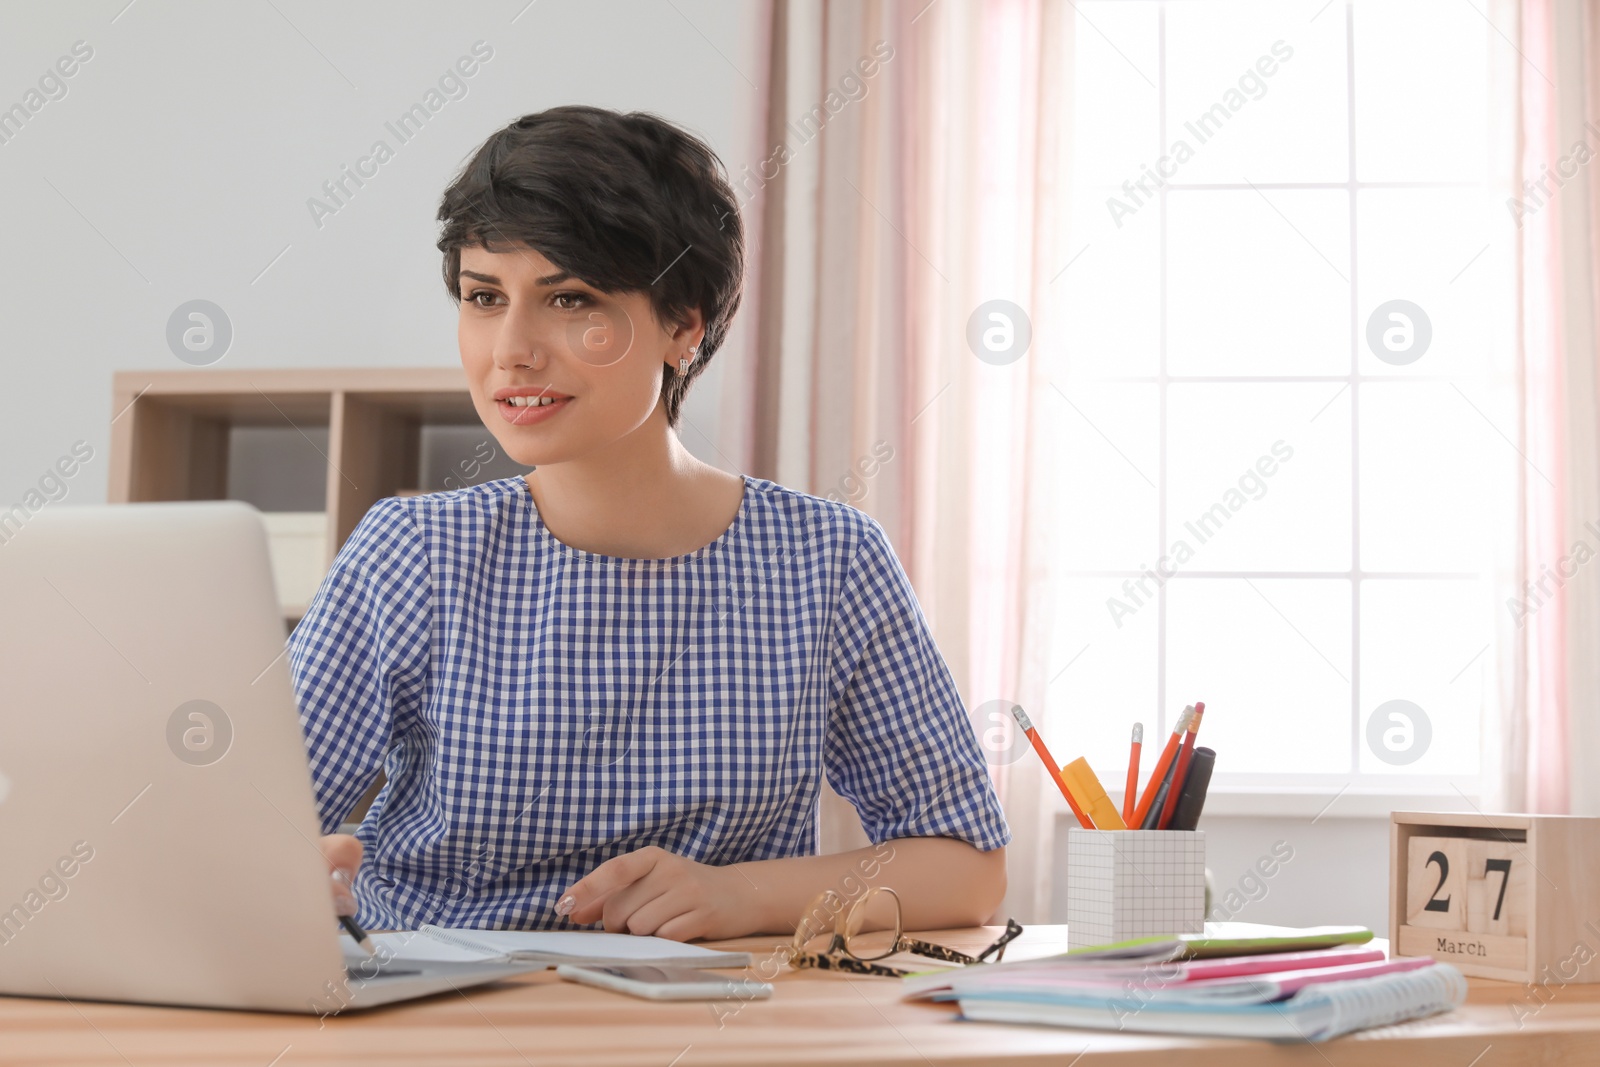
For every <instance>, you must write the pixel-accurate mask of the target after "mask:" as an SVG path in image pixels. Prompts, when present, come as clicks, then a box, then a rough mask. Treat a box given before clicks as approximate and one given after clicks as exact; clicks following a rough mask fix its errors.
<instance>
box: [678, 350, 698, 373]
mask: <svg viewBox="0 0 1600 1067" xmlns="http://www.w3.org/2000/svg"><path fill="white" fill-rule="evenodd" d="M699 351H700V346H699V345H691V346H690V347H689V354H688V355H687V356H684V357H683V358H681V359H679V360H678V377H680V378H682V377H684V376H685V375H686V374H688V373H689V363H690V361H691V360H693V359H694V356H695V353H697V352H699Z"/></svg>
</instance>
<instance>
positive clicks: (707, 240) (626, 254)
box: [439, 105, 744, 426]
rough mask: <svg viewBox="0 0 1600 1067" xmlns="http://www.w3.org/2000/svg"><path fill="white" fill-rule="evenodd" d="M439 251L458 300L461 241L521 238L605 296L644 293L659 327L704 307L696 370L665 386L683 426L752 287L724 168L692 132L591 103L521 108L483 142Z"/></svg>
mask: <svg viewBox="0 0 1600 1067" xmlns="http://www.w3.org/2000/svg"><path fill="white" fill-rule="evenodd" d="M439 221H440V222H442V223H443V224H444V226H443V229H442V231H441V233H440V235H439V250H440V251H441V252H443V253H444V281H445V285H446V286H447V287H448V288H449V290H450V296H451V299H453V300H456V301H458V302H459V301H460V299H461V291H460V288H459V286H460V281H461V249H462V248H463V247H467V246H479V247H483V248H486V249H489V250H491V251H494V250H495V246H496V245H499V246H515V245H519V244H525V245H527V246H529V247H530V248H534V249H536V250H537V251H538V252H539V253H540V254H541V255H543V256H544V257H545V258H546V259H548V260H549V261H550V262H551V263H554V264H555V265H556V266H558V267H560V268H561V269H562V270H564V271H567V272H568V273H570V274H572V275H573V276H574V277H577V278H579V279H581V280H582V281H584V282H585V283H586V284H588V285H592V286H594V287H595V288H596V289H599V290H600V291H601V292H604V293H616V292H644V293H647V294H648V295H649V297H650V305H651V307H652V309H653V310H654V312H655V315H656V318H657V319H658V320H659V321H660V322H661V323H662V324H664V325H666V324H676V323H680V322H682V318H683V315H684V313H685V312H687V311H689V310H690V309H692V308H698V309H700V313H701V314H702V315H703V316H704V318H705V329H706V332H705V339H704V340H703V341H702V342H701V344H700V350H699V352H698V353H697V355H696V356H695V359H694V362H693V363H692V364H691V365H690V367H689V372H688V373H687V374H686V375H684V376H683V377H679V376H678V375H677V374H676V373H675V372H672V371H669V372H668V373H666V374H665V375H664V377H663V381H662V383H661V402H662V404H664V405H665V406H666V410H667V421H668V423H669V424H671V425H674V426H675V425H677V422H678V412H679V409H680V408H681V406H682V404H683V398H684V395H685V394H686V393H687V392H688V389H689V386H690V384H691V383H692V382H693V381H694V380H695V378H696V377H698V376H699V374H700V372H701V371H702V370H704V369H705V365H706V363H707V362H709V361H710V359H711V356H712V355H713V354H714V353H715V352H716V351H717V349H718V348H720V347H721V346H722V341H723V338H724V337H726V335H727V332H728V325H729V323H730V322H731V321H732V319H733V315H734V312H736V311H737V310H738V309H739V298H740V295H741V292H742V290H743V287H744V225H743V222H742V221H741V220H740V217H739V204H738V201H737V200H736V199H735V197H734V193H733V189H732V187H731V186H730V185H729V184H728V178H727V172H726V170H725V169H724V167H723V165H722V161H721V160H720V159H718V158H717V155H716V153H714V152H713V151H712V150H711V149H710V148H709V147H707V145H706V143H705V142H704V141H702V140H701V139H700V138H698V137H696V136H695V135H694V134H692V133H690V132H688V131H687V130H685V129H683V128H682V127H681V126H677V125H675V124H674V123H671V122H668V121H667V120H666V119H663V118H660V117H658V116H656V115H652V114H649V113H648V112H643V111H634V112H630V113H628V114H622V113H621V112H618V111H610V110H607V109H605V108H599V107H589V106H585V105H567V106H563V107H553V108H550V109H548V110H545V111H540V112H538V113H536V114H532V115H524V116H523V117H522V118H520V119H518V120H517V121H515V122H513V123H511V125H509V126H507V127H505V128H504V129H502V130H498V131H496V132H495V133H494V134H492V135H491V136H490V137H489V139H488V140H487V141H485V142H484V143H483V144H482V146H480V147H479V148H478V150H477V152H476V153H474V154H473V156H472V158H471V159H470V160H469V161H468V162H467V164H466V166H464V167H463V168H462V169H461V173H460V174H458V175H457V176H456V179H455V181H453V182H452V183H451V184H450V187H449V188H448V189H446V190H445V191H444V197H443V198H442V200H441V201H440V203H439Z"/></svg>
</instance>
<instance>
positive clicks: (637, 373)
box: [458, 247, 702, 466]
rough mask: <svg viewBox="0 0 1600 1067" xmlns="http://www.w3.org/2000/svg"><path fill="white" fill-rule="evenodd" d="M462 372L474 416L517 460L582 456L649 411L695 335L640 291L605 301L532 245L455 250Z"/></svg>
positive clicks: (695, 326) (694, 324)
mask: <svg viewBox="0 0 1600 1067" xmlns="http://www.w3.org/2000/svg"><path fill="white" fill-rule="evenodd" d="M460 285H461V294H460V295H461V321H460V325H459V328H458V336H459V339H460V344H461V365H462V366H463V367H464V368H466V372H467V382H468V384H469V385H470V387H471V389H472V402H473V405H474V406H475V407H476V408H477V410H478V417H479V418H481V419H482V420H483V423H484V425H485V426H487V427H489V431H490V432H491V433H493V434H494V436H495V439H496V440H498V441H499V442H500V446H501V448H502V449H503V450H504V451H505V453H506V454H507V455H509V456H510V457H511V458H512V459H514V460H515V461H516V462H518V463H521V464H524V465H526V466H539V465H542V464H550V463H562V462H566V461H568V460H573V459H581V458H583V457H585V456H589V455H593V454H596V453H598V452H600V451H601V450H603V449H605V448H607V447H608V446H610V445H612V444H614V443H616V442H617V441H619V440H621V439H622V438H624V437H626V436H627V435H628V434H630V433H632V432H633V431H634V430H637V429H638V428H639V427H640V426H642V425H644V424H645V423H646V422H647V421H649V420H650V419H651V418H652V417H654V418H660V419H662V420H665V418H666V413H665V411H664V410H661V411H658V408H660V407H661V405H660V395H661V376H662V374H663V373H665V372H667V370H668V367H669V365H670V367H672V368H673V369H674V370H675V369H676V367H677V364H678V359H679V357H680V356H683V355H686V354H687V350H688V347H689V346H690V345H691V344H698V343H699V338H700V334H701V332H702V331H701V330H700V328H699V318H698V315H695V314H692V315H691V322H690V324H689V326H688V327H685V328H682V329H680V330H678V331H677V332H676V336H674V331H672V330H670V329H668V328H666V327H663V326H662V325H661V324H660V323H659V322H657V320H656V317H655V313H654V311H653V309H652V308H651V306H650V301H649V298H648V297H647V296H646V295H645V294H644V293H639V292H634V293H615V294H610V295H608V294H606V293H602V292H601V291H600V290H598V289H595V288H594V287H592V286H589V285H586V284H584V283H583V282H581V281H579V280H578V279H577V278H574V277H571V276H569V275H567V274H565V273H563V272H562V270H561V269H560V268H559V267H557V266H555V265H554V264H553V263H551V262H550V261H549V260H547V259H546V258H545V257H544V256H542V255H540V254H539V253H538V252H536V251H534V250H533V249H531V248H526V247H522V248H518V249H511V250H508V251H504V252H490V251H487V250H485V249H483V248H476V247H469V248H463V249H462V250H461V283H460Z"/></svg>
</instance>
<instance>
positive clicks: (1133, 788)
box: [1122, 722, 1144, 829]
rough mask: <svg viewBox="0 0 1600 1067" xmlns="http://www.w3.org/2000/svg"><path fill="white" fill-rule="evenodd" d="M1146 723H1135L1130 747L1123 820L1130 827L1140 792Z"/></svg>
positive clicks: (1123, 798)
mask: <svg viewBox="0 0 1600 1067" xmlns="http://www.w3.org/2000/svg"><path fill="white" fill-rule="evenodd" d="M1143 741H1144V723H1142V722H1136V723H1134V724H1133V742H1132V744H1131V745H1129V747H1128V784H1127V785H1126V786H1125V787H1123V790H1122V821H1123V822H1124V823H1126V824H1127V825H1128V827H1129V829H1138V828H1137V827H1136V826H1134V825H1133V805H1134V801H1135V799H1136V795H1137V794H1138V792H1139V750H1140V749H1142V748H1143V747H1144V744H1143Z"/></svg>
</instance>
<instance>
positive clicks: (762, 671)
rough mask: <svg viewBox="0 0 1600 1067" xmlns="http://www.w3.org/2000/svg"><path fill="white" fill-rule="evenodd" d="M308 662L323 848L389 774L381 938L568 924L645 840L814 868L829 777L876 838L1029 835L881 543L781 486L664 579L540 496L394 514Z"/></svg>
mask: <svg viewBox="0 0 1600 1067" xmlns="http://www.w3.org/2000/svg"><path fill="white" fill-rule="evenodd" d="M289 655H290V661H289V662H290V670H291V674H292V677H293V679H294V687H295V693H296V699H297V701H298V704H299V708H300V718H301V723H302V725H303V727H304V731H305V737H306V743H307V746H308V749H309V752H310V763H311V776H312V782H313V785H314V787H315V792H316V800H317V806H318V810H319V812H320V815H321V819H322V829H323V831H324V832H326V833H331V832H333V831H335V830H336V829H337V828H338V826H339V825H340V823H341V821H342V820H343V819H344V818H345V817H346V815H347V814H348V813H349V812H350V810H351V808H352V807H353V806H354V805H355V803H356V801H357V800H358V799H359V798H360V797H361V795H362V793H363V792H364V791H365V790H366V788H367V787H368V785H369V784H370V783H371V781H372V780H373V776H374V774H375V773H376V772H377V770H378V768H379V767H380V766H381V767H382V768H383V769H384V770H385V771H386V772H387V776H388V781H387V784H386V785H385V786H384V788H383V791H382V793H380V794H379V796H378V798H377V800H376V801H375V802H374V803H373V805H372V808H371V810H370V811H369V812H368V813H367V815H366V818H365V819H364V820H363V821H362V823H361V825H360V828H359V830H358V832H357V836H358V837H359V838H360V839H361V842H362V844H363V846H364V847H365V849H366V859H365V861H364V862H363V864H362V869H361V874H360V876H359V877H358V879H357V882H356V891H357V896H358V897H359V899H360V901H361V911H360V915H359V916H358V919H359V921H360V922H361V923H362V924H363V925H366V926H371V927H378V928H395V929H414V928H416V927H417V926H419V925H420V924H422V923H425V922H432V923H438V924H441V925H447V926H460V927H480V928H541V927H559V926H569V925H570V921H569V920H567V919H562V918H558V917H557V916H556V915H555V914H554V913H553V911H552V910H551V908H552V906H553V905H554V903H555V902H556V900H557V899H558V898H559V895H560V893H561V891H562V890H563V889H565V888H566V887H567V886H568V885H570V884H571V883H572V882H574V881H576V880H577V879H578V878H580V877H582V876H583V875H585V874H587V873H588V872H590V871H591V870H593V869H594V868H595V867H596V866H597V865H598V864H600V863H601V862H603V861H605V860H607V859H610V858H611V857H613V856H617V855H621V854H622V853H625V852H629V851H632V850H634V849H637V848H642V847H644V846H646V845H659V846H661V847H662V848H665V849H667V850H668V851H671V852H675V853H678V854H679V855H682V856H687V857H689V858H691V859H694V860H697V861H699V862H702V863H708V864H719V865H720V864H728V863H735V862H739V861H745V860H759V859H774V858H779V857H787V856H802V855H812V854H815V853H816V851H817V846H818V842H817V801H818V795H819V789H820V788H821V784H822V780H823V775H824V774H826V775H827V778H828V781H829V782H830V783H831V784H832V785H833V787H834V788H835V789H837V790H838V792H839V793H841V794H842V795H843V796H844V797H845V798H846V799H848V800H849V801H851V802H852V803H853V804H854V805H855V807H856V810H857V811H858V812H859V813H860V815H861V820H862V823H863V825H864V826H865V827H866V830H867V833H868V834H869V835H870V836H871V838H872V840H873V842H874V843H876V842H881V841H883V840H885V839H888V838H899V837H931V836H942V837H954V838H959V839H961V840H964V841H968V842H971V843H972V844H973V845H975V846H977V847H978V848H980V849H984V850H988V849H993V848H998V847H1000V846H1002V845H1004V844H1006V842H1007V841H1008V840H1009V839H1010V832H1009V831H1008V830H1007V828H1006V824H1005V819H1004V816H1003V815H1002V814H1001V811H1000V806H999V804H998V802H997V801H996V798H995V794H994V790H993V788H992V786H991V783H990V780H989V776H988V772H987V768H986V765H985V763H984V760H983V757H982V754H981V752H980V750H979V748H978V745H977V741H976V738H975V737H974V735H973V731H972V728H971V726H970V725H969V723H968V719H967V716H966V714H965V711H964V710H963V707H962V704H961V700H960V697H959V696H958V695H957V693H956V688H955V685H954V684H953V682H952V680H951V677H950V673H949V670H948V669H947V668H946V666H945V663H944V660H943V658H942V657H941V656H940V654H939V651H938V649H937V648H936V647H935V645H934V642H933V638H932V636H931V634H930V633H929V630H928V626H927V623H926V620H925V619H924V618H923V615H922V612H921V610H920V609H919V608H918V606H917V602H916V599H915V597H914V596H913V594H912V591H911V586H910V583H909V582H908V581H907V580H906V576H905V572H904V571H903V570H902V569H901V567H900V564H899V561H898V560H897V559H896V558H895V555H894V551H893V549H892V548H891V547H890V546H889V543H888V541H887V539H886V538H885V536H884V533H883V530H882V528H881V527H880V526H879V525H878V524H877V523H876V522H874V521H873V520H872V519H871V518H869V517H868V516H866V515H864V514H862V513H861V512H859V511H856V510H855V509H853V508H850V507H847V506H844V505H842V504H834V503H830V502H828V501H825V500H822V499H819V498H818V497H814V496H808V495H806V494H804V493H797V492H794V491H792V490H789V489H785V488H783V487H782V486H779V485H776V484H774V483H772V482H769V481H765V480H762V479H758V478H746V479H745V493H744V499H743V501H742V503H741V504H740V507H739V513H738V516H737V518H735V519H734V521H733V524H732V525H731V526H730V527H729V528H728V529H727V530H726V531H725V532H724V533H723V534H722V535H721V536H720V537H718V538H717V539H716V540H715V541H713V542H712V543H711V544H709V545H706V546H705V547H703V548H701V549H699V550H697V551H695V552H691V553H688V554H687V555H682V556H676V557H673V558H670V559H658V560H636V559H622V558H618V557H612V556H602V555H596V554H594V553H591V552H584V551H580V550H578V549H575V548H572V547H570V546H568V545H565V544H563V543H561V542H560V541H558V540H556V538H555V537H554V536H553V535H552V534H551V533H550V531H549V530H548V529H547V528H546V527H545V525H544V523H543V521H542V520H541V519H540V518H539V514H538V511H537V510H536V509H535V507H534V504H533V497H532V494H531V493H529V491H528V487H527V484H526V483H525V482H524V481H523V480H522V479H521V478H506V479H501V480H499V481H492V482H487V483H485V484H482V485H478V486H474V487H471V488H467V489H460V490H456V491H454V492H448V493H434V494H430V495H426V496H420V497H411V498H390V499H386V500H380V501H379V502H378V503H377V504H375V505H373V507H372V509H371V510H370V511H368V512H367V514H366V517H365V518H363V519H362V521H361V523H360V525H359V526H358V527H357V528H356V530H355V532H354V534H352V535H351V537H350V539H349V540H348V541H347V542H346V543H345V545H344V547H343V548H342V549H341V550H340V552H339V554H338V558H337V559H336V560H335V561H334V564H333V567H332V569H331V571H330V572H329V574H328V576H327V577H326V578H325V579H324V581H323V583H322V586H321V588H320V589H319V590H318V591H317V595H316V597H315V599H314V600H313V601H312V603H311V606H310V609H309V610H308V612H307V614H306V616H305V618H304V619H303V620H302V621H301V622H300V625H299V626H298V627H297V628H296V629H295V631H294V634H293V636H291V637H290V639H289Z"/></svg>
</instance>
